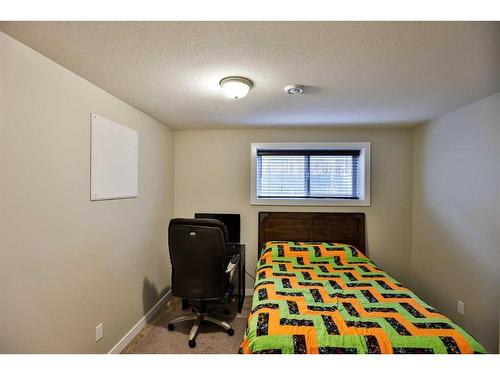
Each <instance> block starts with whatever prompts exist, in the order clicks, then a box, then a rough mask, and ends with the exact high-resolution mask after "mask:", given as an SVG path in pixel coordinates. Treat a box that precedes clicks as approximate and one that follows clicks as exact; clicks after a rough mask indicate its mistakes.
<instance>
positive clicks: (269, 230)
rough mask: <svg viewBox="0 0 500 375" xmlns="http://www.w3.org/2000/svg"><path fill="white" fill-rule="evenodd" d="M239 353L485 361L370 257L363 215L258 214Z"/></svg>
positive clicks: (466, 338) (477, 347)
mask: <svg viewBox="0 0 500 375" xmlns="http://www.w3.org/2000/svg"><path fill="white" fill-rule="evenodd" d="M259 248H260V249H261V251H260V252H259V258H258V259H259V260H258V262H257V268H256V280H255V288H254V294H253V299H252V309H251V312H250V314H249V317H248V326H247V330H246V333H245V336H244V339H243V342H242V344H241V346H240V350H239V352H240V353H247V354H250V353H261V354H264V353H269V354H278V353H282V354H286V353H295V354H306V353H310V354H313V353H318V354H329V353H332V354H336V353H339V354H340V353H352V354H356V353H359V354H361V353H367V354H376V353H396V354H398V353H399V354H412V353H422V354H423V353H426V354H427V353H428V354H432V353H435V354H460V353H485V350H484V348H483V347H482V346H481V344H480V343H479V342H477V341H476V340H475V339H474V338H473V337H472V336H471V335H469V334H468V333H467V332H465V331H464V330H463V329H462V328H460V327H459V326H457V325H456V324H454V323H453V322H452V321H451V320H450V319H448V318H446V317H445V316H443V315H442V314H440V313H439V312H438V311H436V310H435V309H434V308H433V307H432V306H430V305H428V304H427V303H425V302H424V301H422V300H421V299H420V298H418V297H417V296H416V295H415V294H414V293H413V292H411V291H410V290H409V289H407V288H405V287H404V286H403V285H402V284H401V283H399V282H398V281H397V280H395V279H394V278H392V277H391V276H390V275H388V274H387V273H386V272H384V271H383V270H382V269H380V268H379V267H377V265H376V264H375V263H373V262H372V261H371V260H370V259H369V258H368V257H367V256H366V255H365V254H366V249H365V217H364V214H362V213H287V212H260V213H259Z"/></svg>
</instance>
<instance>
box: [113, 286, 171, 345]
mask: <svg viewBox="0 0 500 375" xmlns="http://www.w3.org/2000/svg"><path fill="white" fill-rule="evenodd" d="M171 297H172V293H171V291H170V290H169V291H168V292H167V293H166V294H165V295H164V296H163V297H161V299H160V300H159V301H158V302H157V303H156V305H154V306H153V307H152V308H151V310H149V311H148V313H147V314H146V315H144V316H143V317H142V318H141V320H139V321H138V322H137V324H136V325H135V326H133V327H132V329H131V330H130V331H128V332H127V334H126V335H125V336H123V337H122V339H121V340H120V341H118V343H117V344H116V345H115V346H114V347H113V349H111V350H110V351H109V352H108V354H120V353H121V351H122V350H123V349H125V347H126V346H127V345H128V344H129V343H130V342H131V341H132V340H133V338H134V337H135V336H137V334H138V333H139V332H141V330H142V329H143V328H144V327H145V326H146V324H147V323H148V321H149V320H150V319H151V318H153V316H154V315H155V314H156V313H157V312H158V310H160V308H161V307H162V306H163V305H164V304H165V302H167V301H168V300H169V299H170V298H171Z"/></svg>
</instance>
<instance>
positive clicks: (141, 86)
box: [0, 22, 500, 129]
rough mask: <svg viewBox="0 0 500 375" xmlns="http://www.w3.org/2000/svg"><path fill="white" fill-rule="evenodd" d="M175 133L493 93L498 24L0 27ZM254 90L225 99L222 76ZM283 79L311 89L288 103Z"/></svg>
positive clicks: (333, 118) (366, 114)
mask: <svg viewBox="0 0 500 375" xmlns="http://www.w3.org/2000/svg"><path fill="white" fill-rule="evenodd" d="M0 29H1V30H3V31H4V32H6V33H7V34H9V35H11V36H13V37H14V38H16V39H18V40H20V41H21V42H23V43H25V44H27V45H28V46H30V47H32V48H34V49H35V50H37V51H39V52H41V53H42V54H44V55H45V56H47V57H49V58H50V59H52V60H54V61H56V62H57V63H59V64H61V65H63V66H65V67H66V68H68V69H70V70H72V71H73V72H75V73H77V74H78V75H80V76H82V77H84V78H85V79H87V80H89V81H90V82H92V83H94V84H95V85H97V86H99V87H101V88H103V89H105V90H106V91H108V92H110V93H111V94H113V95H115V96H117V97H119V98H121V99H123V100H124V101H126V102H128V103H129V104H131V105H133V106H135V107H137V108H139V109H140V110H142V111H144V112H146V113H148V114H150V115H151V116H152V117H155V118H156V119H158V120H160V121H161V122H163V123H165V124H167V125H169V126H170V127H172V128H175V129H185V128H222V127H223V128H228V127H255V126H258V127H263V126H292V125H293V126H324V125H381V126H389V125H401V124H412V123H416V122H421V121H424V120H427V119H430V118H432V117H435V116H437V115H440V114H442V113H445V112H448V111H450V110H453V109H455V108H458V107H460V106H462V105H465V104H468V103H471V102H473V101H475V100H478V99H480V98H482V97H485V96H488V95H490V94H492V93H494V92H497V91H500V23H473V22H1V23H0ZM230 75H243V76H245V77H248V78H250V79H252V80H253V81H254V83H255V86H254V88H253V89H252V90H251V91H250V94H249V95H248V97H246V98H245V99H242V100H238V101H232V100H230V99H226V98H225V97H224V96H223V95H222V92H221V90H220V88H219V86H218V82H219V80H220V79H221V78H223V77H225V76H230ZM289 84H302V85H305V86H306V91H305V94H303V95H301V96H288V95H286V94H285V93H284V92H283V88H284V87H285V86H286V85H289Z"/></svg>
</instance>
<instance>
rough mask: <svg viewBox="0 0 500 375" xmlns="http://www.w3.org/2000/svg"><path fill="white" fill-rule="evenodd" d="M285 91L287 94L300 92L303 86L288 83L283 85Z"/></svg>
mask: <svg viewBox="0 0 500 375" xmlns="http://www.w3.org/2000/svg"><path fill="white" fill-rule="evenodd" d="M285 92H286V93H287V94H288V95H295V94H302V93H303V92H304V86H302V85H289V86H287V87H285Z"/></svg>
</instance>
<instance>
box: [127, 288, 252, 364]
mask: <svg viewBox="0 0 500 375" xmlns="http://www.w3.org/2000/svg"><path fill="white" fill-rule="evenodd" d="M250 305H251V297H245V303H244V304H243V309H242V311H241V314H239V313H236V309H235V308H234V305H230V306H229V310H230V311H231V312H230V314H229V315H224V314H223V309H221V308H219V309H214V310H212V309H211V308H210V307H209V311H213V313H212V314H211V315H213V316H214V317H216V318H218V319H221V320H224V321H226V322H228V323H229V324H231V326H232V327H233V329H234V336H229V335H228V334H227V333H226V332H224V331H223V330H222V329H221V328H219V327H218V326H216V325H214V324H212V323H209V322H206V323H204V324H203V325H202V326H201V327H200V329H199V331H198V336H197V337H196V347H194V348H193V349H191V348H190V347H189V346H188V344H187V341H188V335H189V331H190V330H191V327H192V324H193V322H182V323H178V324H176V325H175V329H174V330H173V331H169V330H168V329H167V324H168V322H169V320H171V319H173V318H175V317H177V316H180V315H182V314H190V313H191V309H190V308H187V309H186V310H185V311H182V310H181V303H180V299H178V298H175V297H173V298H171V299H170V300H169V301H168V302H167V303H166V304H165V305H164V306H163V307H162V308H161V309H160V311H159V312H158V313H157V314H156V316H155V317H154V318H153V320H152V321H151V322H149V323H148V324H147V325H146V327H144V328H143V329H142V331H141V332H140V333H139V334H138V335H137V336H136V337H135V338H134V339H133V340H132V341H131V342H130V344H128V345H127V347H126V348H125V349H123V351H122V354H147V353H151V354H160V353H165V354H198V353H201V354H237V353H238V349H239V346H240V344H241V341H242V340H243V336H244V334H245V329H246V325H247V318H248V313H249V311H250Z"/></svg>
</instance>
